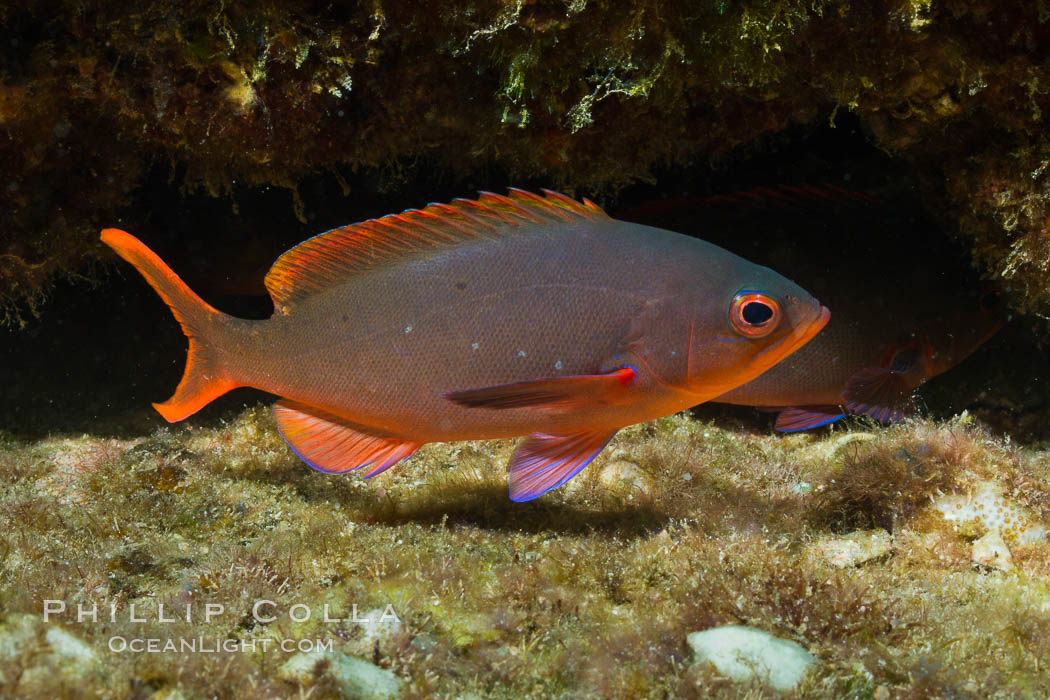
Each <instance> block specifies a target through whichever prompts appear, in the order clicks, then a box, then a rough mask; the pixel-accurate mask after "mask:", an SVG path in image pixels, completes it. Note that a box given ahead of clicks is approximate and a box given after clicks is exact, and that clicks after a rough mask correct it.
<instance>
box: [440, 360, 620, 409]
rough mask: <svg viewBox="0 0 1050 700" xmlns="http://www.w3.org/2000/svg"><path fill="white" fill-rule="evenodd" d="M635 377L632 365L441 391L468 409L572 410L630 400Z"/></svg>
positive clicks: (616, 403)
mask: <svg viewBox="0 0 1050 700" xmlns="http://www.w3.org/2000/svg"><path fill="white" fill-rule="evenodd" d="M636 376H637V374H636V372H635V371H634V368H633V367H623V368H621V369H617V370H615V371H613V372H609V373H607V374H584V375H577V376H574V377H554V378H550V379H537V380H534V381H527V382H515V383H513V384H500V385H498V386H488V387H483V388H481V389H466V390H463V391H449V392H447V393H445V394H444V397H445V398H446V399H448V400H449V401H452V402H454V403H458V404H459V405H460V406H466V407H467V408H494V409H504V408H526V407H529V406H539V407H543V408H553V409H572V408H588V407H596V406H615V405H619V404H622V403H627V402H629V401H630V400H631V397H630V394H629V392H628V391H626V388H627V387H628V386H629V385H630V384H631V383H632V382H633V381H634V380H635V377H636Z"/></svg>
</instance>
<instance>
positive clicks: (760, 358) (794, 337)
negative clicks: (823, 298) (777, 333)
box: [748, 306, 831, 381]
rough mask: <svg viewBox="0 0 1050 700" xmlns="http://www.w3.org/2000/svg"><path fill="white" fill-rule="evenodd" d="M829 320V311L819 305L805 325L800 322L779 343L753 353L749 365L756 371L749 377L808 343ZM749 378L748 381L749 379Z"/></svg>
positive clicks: (756, 374) (760, 372)
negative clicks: (815, 315)
mask: <svg viewBox="0 0 1050 700" xmlns="http://www.w3.org/2000/svg"><path fill="white" fill-rule="evenodd" d="M830 320H831V312H830V311H828V307H826V306H821V307H820V311H818V312H817V317H816V318H815V319H813V321H812V322H811V323H809V324H807V325H801V324H800V325H799V326H797V327H796V328H795V330H793V331H791V333H790V334H788V336H787V337H786V338H784V339H783V340H781V341H780V342H779V343H777V344H775V345H772V346H770V347H768V348H766V349H765V350H763V351H762V352H760V353H758V354H757V355H755V357H754V359H752V361H751V366H752V367H753V368H754V369H757V370H758V371H757V372H756V373H755V374H754V376H752V377H751V379H754V378H755V377H757V376H758V375H760V374H762V373H763V372H765V371H766V370H767V369H769V368H770V367H772V366H773V365H775V364H776V363H778V362H780V361H781V360H783V359H784V358H786V357H787V356H788V355H790V354H791V353H793V352H795V351H796V350H798V349H799V348H801V347H802V346H803V345H805V344H806V343H808V342H809V341H810V340H812V339H813V336H815V335H816V334H817V333H820V332H821V331H822V330H824V326H826V325H828V321H830ZM751 379H749V380H748V381H751Z"/></svg>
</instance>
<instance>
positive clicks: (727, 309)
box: [686, 263, 831, 400]
mask: <svg viewBox="0 0 1050 700" xmlns="http://www.w3.org/2000/svg"><path fill="white" fill-rule="evenodd" d="M741 269H742V270H743V271H744V274H740V270H741ZM717 287H718V288H717V291H714V290H712V289H711V287H710V286H708V288H707V290H705V296H708V298H707V300H706V301H705V300H702V299H700V300H698V301H697V304H696V307H697V308H696V311H695V312H694V316H693V321H692V325H691V328H690V339H689V366H688V370H687V372H686V385H687V390H688V391H689V392H690V393H693V394H695V395H697V396H698V397H700V396H702V397H705V398H703V399H701V400H707V399H708V398H714V397H715V396H720V395H721V394H723V393H725V392H727V391H729V390H731V389H734V388H736V387H737V386H740V385H741V384H745V383H747V382H749V381H751V380H752V379H754V378H755V377H757V376H759V375H760V374H762V373H763V372H765V371H766V370H767V369H769V368H770V367H772V366H773V365H775V364H776V363H778V362H780V361H781V360H783V359H784V358H785V357H787V356H788V355H790V354H791V353H793V352H795V351H796V350H798V349H799V348H800V347H802V346H803V345H805V344H806V343H807V342H809V341H810V339H812V338H813V337H814V336H815V335H816V334H817V333H819V332H820V331H821V329H823V328H824V326H825V325H827V323H828V320H829V319H830V318H831V314H830V312H829V311H828V309H827V308H825V307H824V306H821V304H820V302H819V301H817V299H815V298H814V297H813V296H812V295H811V294H810V293H809V292H807V291H806V290H804V289H802V288H801V287H800V286H798V285H797V284H795V283H794V282H792V281H791V280H789V279H787V278H785V277H783V276H781V275H780V274H778V273H776V272H774V271H773V270H770V269H769V268H766V267H760V266H758V265H753V264H751V263H747V264H746V265H739V266H738V267H737V274H734V275H727V276H726V278H725V279H724V280H721V281H719V282H718V284H717ZM712 291H714V294H712ZM711 296H713V297H714V299H711V298H710V297H711Z"/></svg>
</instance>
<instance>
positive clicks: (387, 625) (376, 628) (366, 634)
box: [347, 608, 407, 658]
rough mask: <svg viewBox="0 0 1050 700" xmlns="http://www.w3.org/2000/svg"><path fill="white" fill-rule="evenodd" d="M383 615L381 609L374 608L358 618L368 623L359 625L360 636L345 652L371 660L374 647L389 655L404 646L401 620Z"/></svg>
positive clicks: (404, 633)
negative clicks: (366, 620)
mask: <svg viewBox="0 0 1050 700" xmlns="http://www.w3.org/2000/svg"><path fill="white" fill-rule="evenodd" d="M384 613H386V611H385V610H384V609H383V608H376V609H375V610H369V611H368V612H366V613H364V614H363V615H361V616H360V618H361V619H366V618H367V619H368V620H370V621H369V622H367V623H365V622H362V623H361V630H362V633H361V636H360V637H358V638H357V639H355V640H353V641H352V642H351V643H350V645H349V646H348V648H347V651H349V652H351V653H353V654H358V655H359V656H363V657H365V658H371V656H372V653H373V652H374V650H375V648H376V646H378V647H379V650H380V651H381V652H384V653H387V654H389V653H392V652H393V651H394V650H396V649H398V648H400V647H401V646H402V645H404V643H405V640H406V638H407V635H406V632H405V630H404V626H403V625H402V624H401V619H400V618H398V617H397V616H396V615H390V614H384Z"/></svg>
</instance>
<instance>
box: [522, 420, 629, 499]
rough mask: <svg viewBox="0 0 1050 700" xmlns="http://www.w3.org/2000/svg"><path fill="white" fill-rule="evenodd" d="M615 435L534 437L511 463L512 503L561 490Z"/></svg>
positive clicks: (524, 445) (529, 438) (528, 438)
mask: <svg viewBox="0 0 1050 700" xmlns="http://www.w3.org/2000/svg"><path fill="white" fill-rule="evenodd" d="M615 434H616V431H615V430H612V431H598V432H589V433H573V434H571V435H547V434H545V433H533V434H532V435H530V436H529V437H527V438H526V439H525V441H524V442H523V443H521V444H520V445H518V449H516V450H514V456H513V457H511V459H510V500H512V501H518V502H519V503H520V502H522V501H531V500H532V499H534V498H539V497H540V496H542V495H543V494H545V493H547V492H548V491H550V490H551V489H556V488H558V487H559V486H561V485H562V484H564V483H565V482H567V481H568V480H569V479H571V478H572V477H574V476H576V474H577V473H579V471H580V470H581V469H583V468H584V467H586V466H587V465H588V464H590V463H591V460H593V459H594V458H595V457H597V456H598V453H599V452H601V451H602V448H604V447H605V446H606V445H607V444H609V440H611V439H612V436H613V435H615Z"/></svg>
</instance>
